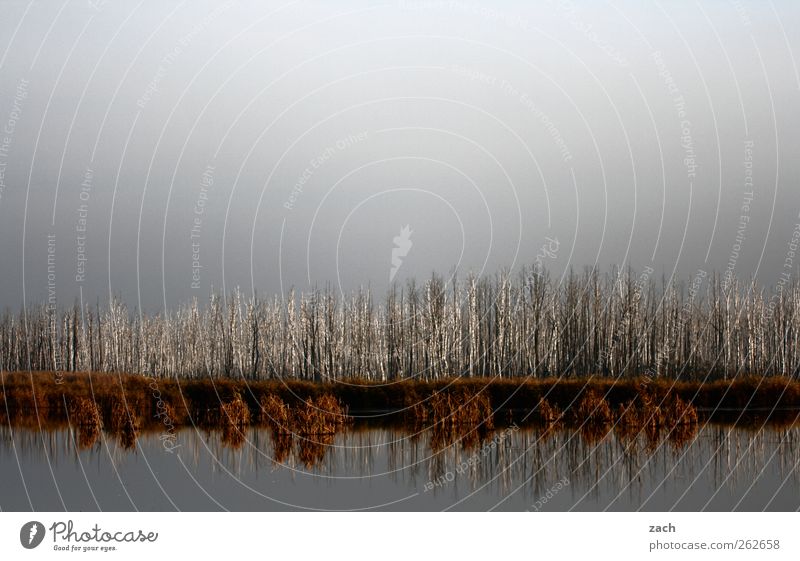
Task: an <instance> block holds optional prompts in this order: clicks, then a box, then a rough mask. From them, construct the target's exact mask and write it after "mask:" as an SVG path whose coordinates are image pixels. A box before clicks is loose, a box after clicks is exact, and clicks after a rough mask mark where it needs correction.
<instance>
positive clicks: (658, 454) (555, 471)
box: [0, 423, 800, 511]
mask: <svg viewBox="0 0 800 561" xmlns="http://www.w3.org/2000/svg"><path fill="white" fill-rule="evenodd" d="M166 441H167V440H165V435H163V434H159V433H158V432H142V433H141V434H140V435H139V438H138V442H137V445H136V446H135V448H130V447H125V446H124V443H123V442H122V441H121V440H120V439H118V438H117V437H114V436H112V435H110V434H107V433H101V434H100V435H99V437H98V438H97V439H96V440H95V441H94V442H93V443H91V444H90V445H88V446H86V444H87V442H85V441H84V442H83V445H81V444H79V442H80V439H79V438H78V435H77V434H76V433H75V432H74V431H72V430H71V429H69V428H66V427H60V428H53V429H45V430H38V429H35V428H18V427H14V428H10V427H8V426H5V427H3V428H2V429H0V476H1V477H2V481H3V486H2V491H1V492H0V508H2V510H3V511H19V510H45V511H60V510H68V511H98V510H104V511H106V510H113V511H128V510H141V511H164V510H166V511H169V510H181V511H206V510H233V511H264V510H334V509H335V510H369V509H377V510H381V509H383V510H469V511H484V510H500V511H525V510H531V511H536V510H538V511H567V510H573V511H602V510H610V511H631V510H645V511H665V510H680V511H698V510H712V511H730V510H745V511H761V510H778V511H787V510H791V511H794V510H797V509H798V508H800V477H798V475H799V473H798V472H799V471H800V470H798V461H799V460H800V455H799V454H798V451H799V448H800V427H797V426H791V427H780V428H775V427H766V428H764V427H762V428H761V429H760V430H759V428H758V427H735V426H728V425H717V424H707V425H705V426H703V427H702V428H700V430H699V431H697V432H696V433H694V434H692V435H689V436H686V435H683V436H680V437H678V438H676V437H675V435H673V437H672V438H670V437H667V436H665V435H661V436H659V437H658V438H653V437H648V436H645V435H643V434H639V435H633V436H631V435H622V434H620V433H618V432H615V431H611V432H608V433H607V434H605V435H603V434H599V435H598V434H588V433H585V432H581V431H577V430H566V429H563V430H552V429H551V430H546V429H544V428H542V427H534V428H531V427H523V428H518V427H516V426H511V427H505V428H502V427H501V428H498V429H497V430H495V431H492V432H489V433H488V434H485V435H483V438H482V439H481V440H478V439H470V440H469V442H463V441H458V442H441V441H439V440H437V438H435V436H432V435H431V434H430V433H429V432H424V433H416V434H415V433H414V431H413V430H409V429H407V428H401V427H393V426H362V424H358V423H357V424H356V425H355V427H353V428H349V429H348V430H346V431H344V432H341V433H339V434H336V435H335V436H329V437H326V438H325V442H312V441H308V440H305V439H300V438H298V437H295V438H294V439H289V440H288V441H287V439H283V438H275V437H273V435H272V433H271V432H270V430H269V429H267V428H263V427H249V428H248V429H247V431H246V432H245V434H244V435H243V436H242V437H241V438H235V439H233V441H232V440H231V437H230V435H226V434H224V433H223V432H222V431H206V430H201V429H192V428H184V429H181V430H179V431H178V432H177V433H176V434H175V435H174V440H171V441H170V442H171V445H174V446H176V447H175V448H174V449H173V450H172V451H168V450H167V447H165V445H164V443H165V442H166Z"/></svg>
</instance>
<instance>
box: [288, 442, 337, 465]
mask: <svg viewBox="0 0 800 561" xmlns="http://www.w3.org/2000/svg"><path fill="white" fill-rule="evenodd" d="M333 439H334V435H333V434H320V435H317V436H316V437H315V438H314V439H313V440H312V439H308V438H301V439H299V442H298V444H297V457H298V459H299V460H300V461H301V462H303V465H304V466H305V467H306V468H312V467H314V466H315V465H317V464H319V463H321V462H322V460H323V459H324V458H325V453H326V452H327V451H328V447H329V446H330V445H331V444H333Z"/></svg>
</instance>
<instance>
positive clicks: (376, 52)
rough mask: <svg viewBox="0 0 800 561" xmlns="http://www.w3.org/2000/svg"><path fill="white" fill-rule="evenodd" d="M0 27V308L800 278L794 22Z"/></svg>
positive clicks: (74, 18)
mask: <svg viewBox="0 0 800 561" xmlns="http://www.w3.org/2000/svg"><path fill="white" fill-rule="evenodd" d="M529 4H534V5H529ZM2 9H3V16H2V18H0V127H2V131H0V133H1V134H0V179H1V181H0V257H2V267H0V287H2V291H0V306H2V307H5V306H8V307H11V308H12V309H17V308H19V307H20V306H21V305H22V303H23V300H25V301H27V302H28V303H34V302H39V301H43V300H45V299H46V298H47V297H48V293H49V292H48V291H50V292H51V293H54V294H55V295H56V298H57V300H58V302H59V304H61V305H71V304H72V302H73V301H74V300H75V299H76V298H78V297H79V296H81V295H82V297H83V299H84V300H85V301H90V302H95V301H96V300H97V299H99V300H100V301H101V302H102V301H105V300H107V299H108V297H109V294H111V293H113V294H116V295H118V296H120V297H122V298H123V299H124V300H125V301H126V302H127V303H128V305H129V306H130V307H131V308H133V307H139V308H143V309H145V310H148V311H155V310H158V309H160V308H162V307H163V306H164V305H167V306H172V305H173V304H175V303H176V302H178V301H182V300H186V299H187V298H190V297H192V296H198V297H199V298H201V299H205V298H207V296H208V294H209V292H210V291H211V289H212V287H214V288H215V289H222V288H225V290H231V289H232V288H233V287H235V286H237V285H238V286H241V287H242V289H243V290H244V291H245V292H248V293H249V292H250V291H252V290H253V289H255V290H257V291H258V293H259V294H260V295H271V294H273V293H281V292H286V291H287V290H288V289H289V288H290V287H292V286H294V287H296V288H299V289H307V288H309V287H313V286H324V285H326V284H331V285H332V286H334V287H336V288H337V289H341V290H343V291H345V292H348V291H350V290H352V289H353V288H354V287H356V286H358V285H361V284H363V285H367V284H369V285H371V286H372V287H373V288H374V289H375V290H376V291H378V292H382V291H383V290H385V288H386V286H387V285H388V283H389V281H390V278H393V279H394V281H395V282H405V280H406V279H408V278H409V277H412V276H414V277H417V278H425V277H428V276H429V275H430V274H431V272H432V271H434V270H436V271H438V272H440V273H442V274H448V273H451V272H452V271H456V270H457V271H458V274H459V275H461V276H464V275H466V274H467V273H468V272H470V271H473V272H476V273H478V272H483V273H485V274H493V273H494V272H495V271H496V270H498V268H500V267H508V268H511V269H518V268H519V267H520V266H521V265H522V264H530V263H532V262H534V261H535V260H536V259H537V256H538V258H539V261H540V262H542V264H543V265H544V266H545V267H547V268H548V269H549V270H550V271H551V272H552V273H553V274H554V275H556V276H558V275H560V274H562V273H563V272H564V271H565V270H568V269H569V267H573V268H575V269H577V270H581V269H582V268H583V267H584V266H594V265H598V266H600V267H601V268H603V269H607V268H608V267H610V266H611V265H612V264H617V265H619V264H624V265H630V266H631V267H633V268H634V270H642V269H643V268H645V267H653V268H654V270H655V271H656V273H657V274H658V275H660V274H661V273H662V272H663V273H664V274H665V275H667V276H670V275H673V274H674V275H677V276H678V277H679V278H688V277H691V276H692V275H694V274H695V273H696V271H697V270H698V269H700V268H702V269H704V270H707V271H709V272H710V271H718V272H719V273H720V274H723V273H724V272H725V271H726V269H727V270H733V272H734V273H735V274H736V275H738V276H740V277H744V278H749V277H751V276H753V275H756V276H757V277H758V279H759V280H760V281H761V282H764V283H765V284H768V285H773V284H775V283H776V282H778V280H779V278H780V275H781V273H784V272H786V271H787V270H791V272H792V273H793V274H795V273H796V270H797V269H796V267H797V265H798V264H800V256H799V257H798V258H797V261H796V262H792V263H791V266H790V267H787V266H785V265H787V263H788V262H787V258H788V259H790V260H791V254H790V253H789V251H790V246H791V244H792V240H793V236H794V239H795V240H796V239H797V237H798V236H800V226H798V223H800V217H798V213H799V212H800V185H799V182H798V179H799V178H800V158H798V146H800V79H799V78H798V66H797V65H796V59H798V60H800V37H799V36H798V34H797V32H796V30H797V28H798V24H800V4H798V3H796V2H789V1H772V0H766V1H758V2H748V1H742V2H738V1H737V2H729V1H720V0H708V1H703V2H694V1H673V2H641V1H638V0H637V1H629V2H623V1H614V2H594V1H592V2H588V1H586V2H583V1H577V0H576V1H574V2H569V1H563V2H558V1H552V2H535V3H529V2H485V3H476V2H471V1H467V0H465V1H463V2H460V1H453V2H450V1H446V2H445V1H408V2H367V1H337V2H331V1H321V0H320V1H316V2H315V1H287V2H261V1H259V2H255V1H253V2H239V1H232V2H228V3H212V2H197V1H191V2H189V1H185V2H176V1H151V0H144V1H141V2H137V1H136V0H133V1H125V2H121V1H109V2H103V1H100V0H98V1H96V2H85V1H73V2H69V3H62V2H58V1H43V2H28V1H25V0H21V1H17V0H4V1H3V3H2ZM406 225H407V226H409V230H410V233H409V234H403V233H401V229H402V228H403V227H404V226H406ZM543 247H545V248H546V250H547V251H543V249H542V248H543ZM393 250H394V254H393ZM49 255H51V256H52V257H51V263H50V265H51V268H50V271H48V256H49ZM393 257H394V263H393ZM48 273H50V274H48Z"/></svg>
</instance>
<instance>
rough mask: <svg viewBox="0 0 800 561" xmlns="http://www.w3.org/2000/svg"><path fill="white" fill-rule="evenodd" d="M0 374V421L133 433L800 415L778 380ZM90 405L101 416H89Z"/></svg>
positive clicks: (793, 387)
mask: <svg viewBox="0 0 800 561" xmlns="http://www.w3.org/2000/svg"><path fill="white" fill-rule="evenodd" d="M0 378H1V380H0V381H2V387H0V420H2V421H3V422H9V421H10V422H25V420H26V419H28V420H30V419H34V420H35V418H36V412H37V410H38V412H39V415H40V416H42V417H43V418H50V419H59V418H62V419H66V418H68V415H69V417H75V416H78V417H80V418H81V419H83V418H84V417H86V418H88V419H93V418H96V417H99V418H100V419H101V420H102V422H103V425H104V426H105V427H107V428H108V427H112V428H115V429H119V430H128V431H129V432H133V433H135V431H136V429H137V427H138V426H139V425H146V424H148V423H161V422H165V421H167V420H168V421H169V422H170V423H172V424H174V425H176V426H180V425H185V424H188V423H190V422H193V423H195V424H198V425H203V426H219V427H223V426H226V425H232V426H233V427H234V428H236V427H242V426H245V425H247V424H250V423H267V424H270V423H272V424H274V425H275V426H286V427H289V428H290V430H292V431H295V432H300V433H314V432H317V433H322V432H332V431H333V430H335V427H336V426H337V425H338V424H340V423H343V422H345V420H346V419H347V418H348V412H349V414H350V415H353V416H355V417H358V416H359V415H369V414H372V413H374V412H389V413H392V412H393V413H404V414H405V416H406V418H407V417H408V415H411V416H412V417H413V418H415V419H421V420H427V421H430V422H431V423H450V424H452V423H456V424H458V423H471V424H476V423H479V422H481V421H485V422H489V423H491V417H492V413H494V414H495V415H497V414H498V413H505V412H508V411H514V412H515V413H520V412H521V414H522V416H523V417H533V418H537V419H541V420H543V421H545V422H548V421H552V420H555V419H562V420H572V421H576V422H583V421H586V420H589V421H590V422H594V419H595V418H597V419H600V420H602V419H604V418H608V417H609V416H611V417H614V418H617V417H619V416H620V415H622V411H624V410H626V409H630V408H631V406H633V409H632V410H634V411H636V410H638V409H641V408H651V409H652V408H653V407H672V408H676V407H677V408H680V407H681V405H680V404H677V405H676V403H678V402H676V399H679V400H680V403H685V404H690V405H691V406H692V407H693V408H694V409H695V410H696V412H697V413H699V414H700V415H701V416H708V415H711V414H712V413H713V414H715V415H721V416H722V415H729V416H730V415H734V416H738V414H740V413H744V414H748V415H759V416H760V417H764V416H766V415H768V414H772V415H773V416H779V414H781V412H788V414H792V412H794V411H797V410H798V409H800V382H798V381H795V380H790V379H788V378H782V377H773V378H739V379H736V380H734V381H723V380H717V381H714V382H709V383H705V384H701V383H699V382H679V383H675V384H673V383H671V382H669V381H665V380H648V379H625V380H617V381H615V380H611V379H607V378H585V379H561V380H557V379H528V380H520V379H515V378H512V379H491V380H490V379H483V378H468V379H458V380H447V381H444V380H443V381H435V382H422V381H421V382H417V381H409V380H405V381H401V382H396V383H393V384H388V385H381V384H375V383H368V382H361V381H357V380H356V381H350V382H347V383H342V382H339V383H335V384H334V383H314V382H307V381H297V380H287V381H280V380H270V381H259V382H245V381H244V380H232V379H217V380H209V379H185V380H184V379H182V380H175V379H156V378H148V377H146V376H140V375H127V374H121V375H118V374H106V373H91V374H90V373H64V374H62V373H58V374H56V373H53V372H34V373H19V372H17V373H2V374H0ZM87 400H88V401H87ZM598 400H601V401H602V403H601V402H600V401H598ZM593 401H594V403H593ZM92 404H93V405H92ZM537 405H538V407H537ZM94 406H96V410H97V411H96V412H94V411H93V410H92V407H94ZM598 407H599V408H600V409H599V410H598ZM606 408H607V409H608V411H606ZM70 412H72V414H71V415H70ZM528 413H531V414H532V415H528ZM630 415H632V413H630V414H628V417H630ZM444 419H447V420H444ZM313 427H316V428H313Z"/></svg>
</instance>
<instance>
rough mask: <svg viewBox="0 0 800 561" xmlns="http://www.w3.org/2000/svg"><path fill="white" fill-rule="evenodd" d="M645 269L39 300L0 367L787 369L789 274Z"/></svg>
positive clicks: (166, 370)
mask: <svg viewBox="0 0 800 561" xmlns="http://www.w3.org/2000/svg"><path fill="white" fill-rule="evenodd" d="M652 272H653V271H652V269H650V268H648V269H645V271H644V272H642V273H641V274H639V275H635V274H634V273H632V272H631V271H630V270H629V271H627V272H624V273H619V272H616V271H611V272H610V273H607V274H601V273H598V272H597V271H594V270H590V271H585V272H584V273H582V274H570V275H568V276H567V277H566V278H564V279H561V280H559V281H555V280H553V279H552V278H550V277H549V276H548V274H547V273H546V272H542V271H539V270H538V269H537V268H535V267H532V268H526V269H525V270H523V271H522V272H521V273H520V274H519V275H518V276H511V275H509V274H508V273H505V272H503V273H498V274H497V275H495V276H494V277H492V278H486V277H468V278H466V279H463V280H453V279H450V280H448V281H445V280H444V279H442V278H441V277H438V276H433V277H432V278H431V279H430V280H428V281H427V282H424V283H422V284H416V283H415V282H414V281H410V282H409V283H407V284H406V285H404V286H394V287H392V288H391V289H390V290H389V292H388V294H386V296H385V297H384V298H382V299H381V300H380V302H378V303H376V302H375V300H376V299H375V297H374V295H372V294H371V293H370V292H369V291H368V290H366V289H361V290H359V291H356V292H355V293H353V294H351V295H350V296H348V297H347V298H344V299H340V298H339V297H338V295H337V293H336V292H334V291H332V290H316V291H312V292H309V293H304V294H297V293H295V292H294V291H292V292H290V293H289V294H288V295H287V296H286V297H285V298H280V297H277V296H276V297H274V298H272V299H269V300H264V299H259V298H256V297H250V298H245V297H244V296H243V295H242V294H241V293H240V292H239V291H238V290H236V291H234V292H233V293H232V294H231V295H230V296H228V297H227V298H222V297H221V296H220V295H218V294H214V295H212V296H211V297H210V300H209V301H208V302H207V303H206V304H204V305H201V304H200V303H199V302H198V301H197V300H196V299H195V300H193V301H191V302H189V303H186V304H185V305H183V306H181V307H179V308H178V309H177V310H175V311H174V312H172V313H169V314H166V315H164V314H159V315H143V314H140V313H138V312H134V313H132V312H131V311H130V310H128V309H127V307H126V306H125V305H124V304H122V303H121V302H119V301H117V300H112V301H111V302H109V303H108V305H107V306H102V307H101V306H99V305H98V306H86V307H84V308H83V309H81V308H80V307H79V306H77V305H76V306H74V307H72V308H71V309H67V310H60V311H57V312H54V311H53V310H52V309H51V308H49V307H47V306H46V305H42V306H41V307H39V308H36V309H31V308H30V307H29V308H27V309H26V310H23V311H22V312H20V313H19V314H12V313H9V312H6V313H5V315H4V316H3V318H2V320H0V370H4V371H20V370H52V371H95V372H129V373H145V374H149V375H154V376H159V377H190V378H191V377H242V378H246V379H268V378H278V377H287V378H298V379H307V380H317V381H323V380H340V379H348V378H360V379H366V380H384V381H385V380H396V379H402V378H412V377H417V378H421V379H426V380H435V379H441V378H445V377H452V376H471V377H475V376H503V377H506V376H536V377H543V376H582V375H590V374H593V375H602V376H615V377H616V376H624V377H632V376H648V377H654V378H655V377H669V378H680V379H705V378H706V377H707V376H708V377H711V378H720V377H736V376H740V375H743V374H756V375H785V376H794V377H796V376H797V375H798V373H799V372H800V341H798V337H800V314H798V312H800V283H798V282H796V281H793V282H792V283H788V282H786V283H784V284H781V285H779V286H778V287H776V289H773V290H771V291H769V292H768V291H767V290H766V289H765V288H763V287H760V286H758V285H756V284H755V283H754V282H751V283H748V284H740V283H739V282H738V281H736V280H735V279H728V278H726V279H725V280H724V281H723V280H722V279H721V278H720V277H719V276H717V275H711V274H706V273H705V272H704V271H699V272H698V273H697V274H696V275H695V276H694V277H693V278H692V279H689V281H688V282H682V283H679V282H674V283H669V284H666V283H665V282H664V281H663V279H662V280H661V281H660V282H657V281H656V280H655V279H653V278H652Z"/></svg>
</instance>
